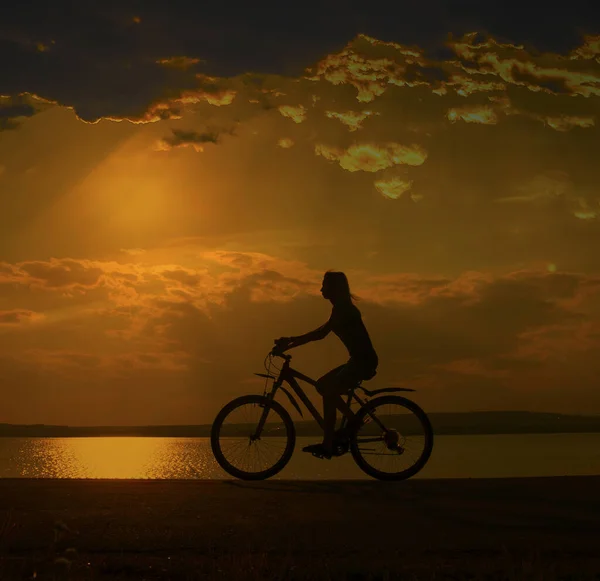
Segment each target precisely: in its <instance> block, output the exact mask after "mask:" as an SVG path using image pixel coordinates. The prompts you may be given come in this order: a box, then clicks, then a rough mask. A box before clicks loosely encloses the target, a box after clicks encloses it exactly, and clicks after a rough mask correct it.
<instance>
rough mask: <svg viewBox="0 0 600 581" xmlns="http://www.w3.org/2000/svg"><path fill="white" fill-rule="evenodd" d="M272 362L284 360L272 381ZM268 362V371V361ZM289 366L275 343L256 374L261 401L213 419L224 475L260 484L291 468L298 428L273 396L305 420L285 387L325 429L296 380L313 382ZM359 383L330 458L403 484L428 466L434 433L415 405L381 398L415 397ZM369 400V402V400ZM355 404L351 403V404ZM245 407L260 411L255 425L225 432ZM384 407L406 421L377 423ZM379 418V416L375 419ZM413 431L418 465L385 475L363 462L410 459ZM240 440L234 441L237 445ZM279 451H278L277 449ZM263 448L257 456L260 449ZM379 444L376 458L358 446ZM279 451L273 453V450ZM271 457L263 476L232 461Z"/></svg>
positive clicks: (239, 401) (234, 404)
mask: <svg viewBox="0 0 600 581" xmlns="http://www.w3.org/2000/svg"><path fill="white" fill-rule="evenodd" d="M273 357H281V358H282V359H284V363H283V366H282V367H281V369H279V370H278V371H279V375H278V376H275V375H273V374H272V373H271V367H272V365H273ZM267 358H268V359H269V366H268V367H267V364H266V361H267ZM291 360H292V356H291V355H287V354H284V353H283V352H281V351H280V350H279V349H278V347H277V343H276V347H274V348H273V349H272V350H271V351H270V352H269V354H268V355H267V356H266V357H265V364H264V366H265V370H266V371H267V373H266V374H265V373H255V374H254V375H257V376H259V377H265V378H266V381H265V389H264V391H263V394H262V395H258V394H255V395H244V396H241V397H238V398H236V399H234V400H232V401H231V402H229V403H228V404H227V405H225V406H224V407H223V408H222V409H221V411H220V412H219V413H218V414H217V416H216V418H215V420H214V422H213V425H212V429H211V448H212V451H213V454H214V456H215V459H216V460H217V462H218V463H219V465H220V466H221V468H223V469H224V470H225V471H226V472H227V473H228V474H230V475H231V476H234V477H235V478H239V479H242V480H264V479H267V478H270V477H272V476H275V474H277V473H279V472H280V471H281V470H282V469H283V468H284V467H285V466H286V464H287V463H288V462H289V460H290V458H291V457H292V454H293V452H294V447H295V444H296V428H295V425H294V422H293V421H292V418H291V416H290V414H289V413H288V411H287V410H286V409H285V408H284V407H283V405H282V404H281V403H279V402H278V401H276V400H275V395H276V393H277V392H278V391H279V390H281V391H282V392H283V393H285V394H286V395H287V397H288V399H289V401H290V403H291V404H292V405H293V407H294V408H295V409H296V410H297V411H298V413H299V414H300V416H301V417H304V416H303V414H302V410H301V409H300V406H299V405H298V403H297V402H296V400H295V399H294V397H293V396H292V394H291V393H290V391H289V390H288V389H286V388H285V387H284V386H283V383H284V382H286V383H287V384H288V385H289V386H290V387H291V388H292V390H293V391H294V392H295V394H296V396H297V397H298V398H299V399H300V400H301V401H302V403H303V404H304V405H305V407H306V408H307V409H308V411H309V412H310V414H311V415H312V416H313V417H314V419H315V420H316V421H317V423H318V424H319V426H320V427H321V429H323V418H322V417H321V415H320V414H319V412H318V411H317V410H316V409H315V407H314V405H313V404H312V402H311V401H310V400H309V399H308V397H307V396H306V393H305V392H304V390H303V389H302V388H301V387H300V385H299V384H298V381H297V380H298V379H299V380H301V381H304V382H306V383H308V384H310V385H313V386H316V381H314V380H313V379H311V378H310V377H308V376H306V375H304V374H303V373H301V372H299V371H297V370H295V369H293V368H292V367H291V366H290V361H291ZM269 380H273V385H272V387H271V389H270V391H269V390H268V389H267V385H268V382H269ZM361 383H362V382H358V383H357V384H356V385H354V386H353V387H351V388H350V389H349V390H348V392H347V397H348V399H347V402H346V403H347V406H350V405H352V404H353V403H358V404H359V406H360V407H359V409H358V411H357V412H356V413H355V415H354V417H353V419H352V420H350V419H349V418H348V415H346V414H345V413H344V414H342V420H341V426H340V429H338V430H337V431H336V439H335V444H334V457H335V456H342V455H344V454H346V453H347V452H348V451H350V453H351V454H352V457H353V459H354V461H355V463H356V464H357V465H358V467H359V468H360V469H361V470H362V471H363V472H365V473H366V474H367V475H369V476H371V477H373V478H376V479H379V480H405V479H407V478H410V477H412V476H414V475H415V474H417V472H419V471H420V470H421V469H422V468H423V467H424V466H425V464H426V463H427V461H428V460H429V458H430V456H431V452H432V450H433V429H432V427H431V423H430V421H429V418H428V417H427V414H426V413H425V412H424V411H423V410H422V409H421V408H420V407H419V406H418V405H417V404H416V403H414V402H413V401H411V400H409V399H407V398H406V397H402V396H399V395H382V394H386V393H388V394H389V393H395V392H407V391H415V390H414V389H410V388H403V387H387V388H383V389H375V390H368V389H366V388H365V387H363V386H362V385H361ZM357 390H360V391H362V392H364V394H365V395H366V398H367V399H364V400H363V399H362V398H360V397H359V396H358V395H357V394H356V391H357ZM368 398H373V399H368ZM353 400H354V401H353ZM246 405H249V406H251V407H252V408H253V409H254V410H258V414H259V416H260V417H259V419H258V421H257V422H256V423H254V422H249V421H247V422H245V423H244V422H242V423H239V422H238V423H235V422H234V423H233V424H232V425H231V427H225V420H227V418H228V417H229V416H230V415H231V414H232V413H233V412H236V411H237V410H239V409H240V408H242V407H243V406H246ZM385 405H396V406H399V407H400V408H402V409H405V410H408V412H410V413H411V415H410V416H409V418H408V421H406V419H401V416H400V415H399V414H392V415H391V416H390V418H391V419H390V420H388V421H387V423H386V425H384V423H383V422H382V420H381V413H380V412H379V411H378V410H379V408H382V407H383V406H385ZM376 412H377V413H376ZM271 413H273V414H274V415H275V416H277V418H274V420H270V421H269V422H267V418H268V416H269V414H271ZM417 428H421V429H422V431H423V441H424V446H423V451H422V452H421V454H420V456H419V457H418V458H417V460H416V462H415V463H414V464H412V465H411V466H410V467H408V468H406V469H404V470H400V471H385V470H382V469H378V468H375V467H373V466H372V465H371V464H370V463H369V461H368V460H367V459H366V458H365V456H367V457H368V456H370V455H376V456H383V457H385V458H386V459H387V462H388V464H389V462H390V460H391V459H399V458H400V459H401V458H405V457H406V456H407V455H408V454H409V451H410V450H409V446H408V440H407V437H408V436H410V435H411V434H413V433H415V430H416V429H417ZM363 429H364V430H366V433H365V434H364V435H361V431H362V430H363ZM379 430H380V431H381V433H380V434H379V435H375V434H373V435H370V434H369V432H370V431H374V432H377V431H379ZM236 438H238V440H237V441H236V440H235V439H236ZM278 443H279V444H280V446H276V444H278ZM260 444H262V445H263V448H264V450H263V452H262V455H261V452H260V450H259V449H258V446H259V445H260ZM363 444H366V445H371V446H373V445H375V444H380V445H381V449H382V451H383V453H382V454H378V453H377V452H376V451H375V450H373V448H372V447H367V448H365V449H364V450H361V447H360V446H361V445H363ZM224 446H225V448H226V449H227V450H229V451H230V452H232V454H233V458H229V459H228V458H227V457H226V455H225V451H224ZM278 448H279V449H280V451H279V452H277V449H278ZM273 451H275V453H276V454H275V456H274V457H275V461H274V462H273V463H270V464H267V466H266V467H264V468H263V469H261V470H258V471H252V470H249V469H248V467H247V464H245V463H244V462H243V461H242V462H238V465H235V464H234V463H233V461H237V460H239V456H240V455H241V453H242V452H247V453H248V454H249V457H250V458H253V459H255V460H262V459H264V458H265V457H266V456H267V455H268V454H269V453H270V452H273Z"/></svg>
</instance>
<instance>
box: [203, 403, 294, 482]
mask: <svg viewBox="0 0 600 581" xmlns="http://www.w3.org/2000/svg"><path fill="white" fill-rule="evenodd" d="M210 443H211V447H212V451H213V454H214V456H215V459H216V460H217V462H218V463H219V465H220V466H221V468H223V470H225V471H226V472H227V473H228V474H231V476H234V477H235V478H240V479H242V480H264V479H266V478H270V477H271V476H275V474H277V473H278V472H280V471H281V470H282V469H283V468H284V467H285V465H286V464H287V463H288V462H289V461H290V458H291V457H292V454H293V452H294V446H295V444H296V429H295V427H294V422H293V421H292V418H291V417H290V415H289V414H288V412H287V411H286V410H285V408H284V407H283V406H282V405H281V404H280V403H279V402H276V401H274V400H270V399H268V398H266V397H264V396H262V395H245V396H242V397H239V398H237V399H234V400H233V401H231V402H230V403H228V404H227V405H226V406H225V407H224V408H223V409H222V410H221V411H220V412H219V413H218V415H217V417H216V418H215V421H214V422H213V426H212V430H211V436H210Z"/></svg>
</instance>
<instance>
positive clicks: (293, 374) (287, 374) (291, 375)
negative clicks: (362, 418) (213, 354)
mask: <svg viewBox="0 0 600 581" xmlns="http://www.w3.org/2000/svg"><path fill="white" fill-rule="evenodd" d="M281 357H283V359H285V362H284V364H283V367H282V368H281V371H280V372H279V377H275V376H274V375H269V374H266V373H255V374H254V375H258V376H259V377H266V378H269V379H273V380H274V383H273V386H272V388H271V391H270V392H269V393H268V394H267V396H266V397H267V398H268V399H269V400H273V399H275V395H276V393H277V390H278V389H281V391H283V392H284V393H285V394H286V395H287V397H288V399H289V400H290V402H291V403H292V405H293V406H294V408H296V410H297V411H298V413H299V414H300V416H302V417H304V416H303V414H302V410H301V409H300V406H299V405H298V403H297V402H296V400H295V399H294V397H293V396H292V394H291V393H290V392H289V391H288V390H287V389H286V388H285V387H283V385H282V384H283V383H284V382H286V383H287V384H288V385H289V386H290V387H291V388H292V389H293V390H294V392H295V394H296V395H297V396H298V398H299V399H300V401H301V402H302V403H303V404H304V405H305V406H306V409H307V410H308V411H309V412H310V414H311V415H312V416H313V418H314V419H315V420H316V422H317V423H318V424H319V426H320V427H321V429H322V430H323V429H324V427H325V424H324V420H323V417H322V416H321V414H320V413H319V412H318V411H317V409H316V408H315V406H314V405H313V404H312V402H311V401H310V400H309V399H308V397H307V395H306V393H305V392H304V390H303V389H302V387H301V386H300V385H299V383H298V381H297V380H298V379H299V380H301V381H304V382H306V383H308V384H310V385H312V386H314V387H316V385H317V382H316V381H315V380H314V379H312V378H310V377H308V375H304V373H301V372H300V371H297V370H296V369H293V368H292V367H291V366H290V360H291V359H292V357H291V355H281ZM357 388H360V389H362V390H363V391H364V392H365V393H366V394H367V396H369V395H375V394H378V393H383V392H391V391H414V390H412V389H408V388H386V389H378V390H374V391H368V390H366V389H365V388H364V387H361V385H360V383H358V384H357V385H356V386H355V387H353V388H352V389H351V391H350V393H349V394H348V399H347V401H346V407H347V409H348V410H350V405H351V403H352V399H355V400H356V401H357V402H358V403H359V404H360V405H361V406H364V405H365V403H366V400H365V401H363V400H362V399H361V398H360V397H358V396H357V395H356V389H357ZM340 411H341V412H342V423H341V428H344V427H345V425H346V423H347V422H348V421H350V419H351V418H350V417H349V416H348V413H347V411H346V410H340ZM267 415H268V411H267V412H266V413H263V414H261V419H260V421H259V424H258V427H257V430H256V436H257V437H258V435H259V434H260V433H261V432H262V429H263V426H264V424H265V422H266V419H267ZM371 418H372V419H373V420H374V421H375V422H377V423H378V424H379V425H380V427H381V428H382V429H385V428H384V426H383V424H381V422H380V421H379V420H378V419H377V418H376V417H375V416H374V415H371Z"/></svg>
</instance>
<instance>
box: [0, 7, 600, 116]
mask: <svg viewBox="0 0 600 581" xmlns="http://www.w3.org/2000/svg"><path fill="white" fill-rule="evenodd" d="M597 16H598V9H597V5H596V3H595V2H593V1H592V0H574V1H573V2H571V3H569V8H568V10H567V9H563V8H561V9H560V10H558V9H557V8H556V7H555V5H554V4H551V3H550V4H549V3H547V2H542V1H541V0H535V1H534V0H530V1H529V2H517V1H516V0H507V1H506V2H504V3H502V5H493V4H490V3H484V2H480V1H475V0H469V1H467V2H465V1H463V0H461V1H459V0H435V1H431V0H430V1H428V2H419V3H412V4H410V5H406V4H401V3H397V2H390V1H387V0H386V1H379V2H369V3H363V4H362V5H357V6H355V7H352V8H351V7H349V6H347V5H345V4H344V3H341V2H338V1H332V0H329V1H326V2H322V1H318V2H317V1H316V0H314V1H312V2H308V3H303V5H302V9H300V10H297V11H296V12H295V13H294V16H293V18H290V17H289V14H288V11H287V10H282V9H281V5H280V4H277V3H274V2H265V3H261V4H260V6H257V5H248V6H247V7H245V6H244V5H243V4H238V5H236V7H235V9H232V8H231V6H229V5H228V4H223V3H213V4H212V5H211V6H210V7H207V6H206V5H204V4H202V5H199V4H197V3H194V2H191V1H190V0H175V1H174V2H171V3H169V4H168V6H167V5H165V4H164V2H158V0H151V1H148V2H144V3H138V2H134V1H132V0H129V1H125V2H117V1H116V0H112V1H107V2H103V3H101V4H92V5H90V4H85V5H81V6H73V5H72V4H71V3H69V2H66V0H59V1H58V2H55V3H53V4H52V5H51V7H49V5H47V4H44V3H43V2H41V0H32V1H31V2H27V3H17V2H13V3H10V4H8V5H6V6H3V8H2V14H1V18H0V70H2V71H3V75H2V78H1V79H0V94H9V95H16V94H20V93H24V92H30V93H35V94H39V95H41V96H43V97H44V98H47V99H50V100H52V101H57V102H59V103H61V104H63V105H67V106H71V107H74V109H75V110H76V112H77V114H78V115H79V116H80V118H82V119H84V120H86V121H95V120H97V119H99V118H102V117H116V118H123V117H126V118H132V119H134V118H139V117H140V116H141V115H142V113H143V112H145V111H146V110H147V109H148V108H149V107H150V106H151V105H152V104H153V103H156V102H160V101H163V100H164V99H166V98H169V97H172V96H173V93H175V94H177V93H180V92H181V91H184V90H194V89H197V88H198V82H197V79H196V78H195V75H194V69H196V70H201V71H202V72H204V73H206V74H209V75H215V76H218V77H231V76H234V75H238V74H242V73H244V72H246V71H254V72H257V73H276V74H284V75H293V76H297V75H299V74H300V73H301V72H302V71H303V69H304V68H305V67H307V66H310V65H311V64H312V63H313V62H315V61H316V60H318V59H319V58H321V57H322V55H323V54H327V53H329V52H331V51H335V50H337V49H339V48H341V47H342V46H343V45H344V44H345V43H347V42H348V40H349V39H351V38H354V37H355V36H356V35H357V34H360V33H365V34H367V35H370V36H373V37H376V38H381V39H382V40H393V41H396V40H397V39H399V38H402V40H403V42H404V43H406V44H418V45H419V46H422V47H423V48H424V49H425V50H426V51H427V52H428V53H429V54H432V55H435V54H436V53H435V51H436V50H437V51H439V50H441V49H442V48H443V45H444V42H445V40H446V38H447V35H448V33H450V32H452V33H455V34H457V35H461V34H464V33H467V32H471V31H474V30H475V31H484V32H488V33H489V34H492V35H494V36H496V37H498V38H505V39H508V40H509V41H511V42H515V43H522V42H526V43H528V44H531V45H533V46H535V47H537V48H538V49H539V50H542V51H543V50H554V51H558V52H566V51H568V50H569V49H571V48H574V47H575V46H576V45H578V44H579V42H580V40H581V36H580V35H581V33H582V32H589V33H594V32H598V30H599V28H600V26H599V24H598V22H599V21H598V18H597ZM256 39H260V41H259V42H257V40H256ZM197 60H199V61H200V62H196V61H197ZM165 65H170V66H165ZM411 74H412V73H411ZM409 76H410V75H409Z"/></svg>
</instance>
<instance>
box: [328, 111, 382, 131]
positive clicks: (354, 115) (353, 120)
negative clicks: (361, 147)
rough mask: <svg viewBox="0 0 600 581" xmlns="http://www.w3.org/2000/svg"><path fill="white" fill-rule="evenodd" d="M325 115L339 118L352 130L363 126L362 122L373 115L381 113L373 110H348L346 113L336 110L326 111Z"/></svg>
mask: <svg viewBox="0 0 600 581" xmlns="http://www.w3.org/2000/svg"><path fill="white" fill-rule="evenodd" d="M325 115H327V117H329V118H330V119H337V120H338V121H340V122H342V123H343V124H344V125H346V126H347V127H348V129H349V130H350V131H357V130H358V129H361V128H362V123H363V121H364V120H365V119H367V118H368V117H370V116H371V115H379V113H374V112H373V111H361V112H360V113H359V112H358V111H346V112H345V113H337V112H336V111H325Z"/></svg>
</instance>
